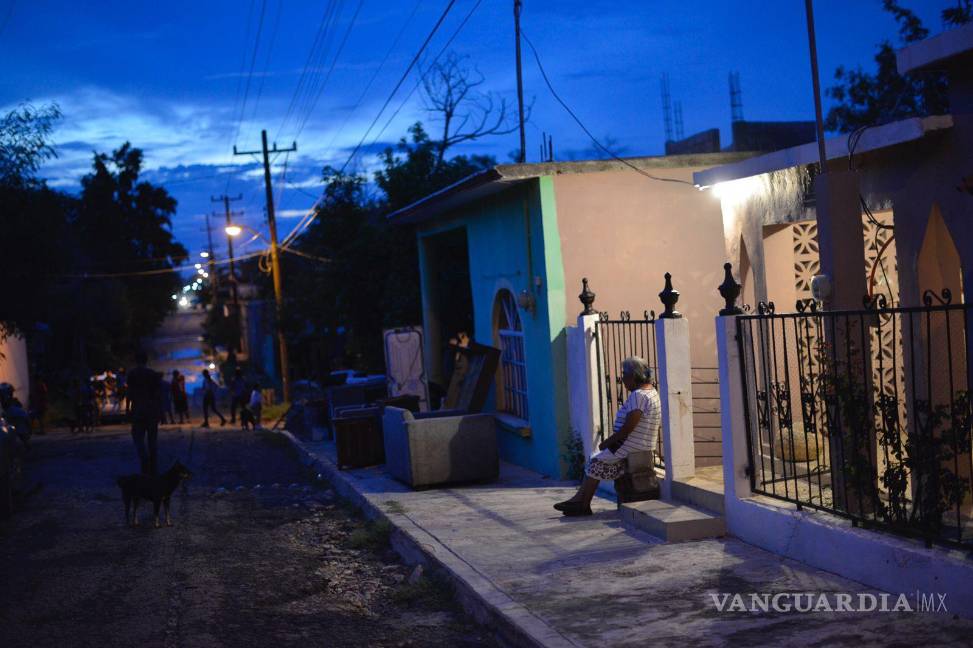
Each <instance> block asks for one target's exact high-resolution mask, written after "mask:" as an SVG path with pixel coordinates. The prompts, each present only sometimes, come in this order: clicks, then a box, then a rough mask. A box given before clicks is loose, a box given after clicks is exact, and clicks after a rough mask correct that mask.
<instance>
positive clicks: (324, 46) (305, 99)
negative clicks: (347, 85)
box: [294, 1, 344, 123]
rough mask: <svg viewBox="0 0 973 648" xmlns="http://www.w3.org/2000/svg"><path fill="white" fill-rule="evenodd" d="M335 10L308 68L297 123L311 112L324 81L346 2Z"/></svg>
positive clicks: (295, 115) (296, 117)
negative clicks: (323, 71)
mask: <svg viewBox="0 0 973 648" xmlns="http://www.w3.org/2000/svg"><path fill="white" fill-rule="evenodd" d="M335 7H336V8H335V11H334V12H333V13H332V15H331V19H330V22H329V24H328V27H327V30H326V35H325V38H324V40H322V41H321V43H320V47H319V48H318V52H317V54H316V55H315V56H316V58H315V60H314V62H313V64H312V66H311V67H310V68H309V70H308V73H309V74H308V77H307V83H306V84H305V86H304V92H303V96H302V97H301V100H300V103H299V105H298V106H296V107H295V108H296V110H295V112H294V118H295V120H296V122H297V123H300V122H303V121H304V119H305V118H306V117H307V115H308V113H309V112H310V105H311V100H312V98H313V97H314V95H315V94H316V93H317V90H318V88H319V87H321V84H322V83H323V81H322V79H323V77H324V74H323V73H322V70H324V68H325V61H326V60H327V58H328V53H329V52H330V51H331V42H332V40H333V39H334V36H335V35H336V32H337V29H338V23H339V22H340V20H341V15H342V12H343V11H344V3H343V2H340V1H339V2H338V3H337V4H336V5H335Z"/></svg>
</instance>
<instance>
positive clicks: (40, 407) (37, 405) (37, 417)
mask: <svg viewBox="0 0 973 648" xmlns="http://www.w3.org/2000/svg"><path fill="white" fill-rule="evenodd" d="M28 411H29V413H30V421H31V424H33V422H34V421H37V434H44V417H45V416H46V415H47V383H45V382H44V380H43V378H37V379H36V380H34V386H33V387H31V388H30V399H29V407H28Z"/></svg>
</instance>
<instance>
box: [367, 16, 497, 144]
mask: <svg viewBox="0 0 973 648" xmlns="http://www.w3.org/2000/svg"><path fill="white" fill-rule="evenodd" d="M482 2H483V0H476V3H475V4H474V5H473V7H472V8H471V9H470V11H469V13H467V14H466V17H465V18H463V20H462V22H460V24H459V27H457V28H456V31H454V32H453V35H452V36H450V37H449V40H447V41H446V44H445V45H443V46H442V48H440V50H439V53H438V54H436V56H435V58H433V60H432V63H430V64H429V67H427V68H426V71H425V72H423V73H422V75H421V76H420V77H419V80H418V81H416V84H415V85H414V86H412V90H410V91H409V94H407V95H406V96H405V99H403V100H402V103H400V104H399V107H398V108H396V109H395V112H393V113H392V116H391V117H389V118H388V121H386V122H385V125H384V126H382V130H380V131H379V132H378V134H377V135H376V136H375V138H374V139H373V140H372V143H371V145H370V147H374V146H375V144H376V143H377V142H378V140H379V139H380V138H381V137H382V135H383V134H384V133H385V131H386V130H387V129H388V127H389V126H391V125H392V122H393V121H394V120H395V118H396V116H398V114H399V112H400V111H401V110H402V109H403V108H404V107H405V105H406V104H407V103H408V102H409V99H411V98H412V95H414V94H415V92H416V90H418V89H419V87H420V86H421V85H422V84H423V82H424V81H425V80H426V77H427V76H428V75H429V72H430V71H431V70H432V69H433V68H435V66H436V63H437V62H439V59H440V58H441V57H442V55H443V54H445V53H446V50H447V49H449V46H450V45H451V44H452V43H453V41H454V40H455V39H456V37H457V36H459V33H460V32H461V31H463V27H465V26H466V23H467V22H469V20H470V18H472V17H473V14H474V13H475V12H476V10H477V9H478V8H479V6H480V4H481V3H482Z"/></svg>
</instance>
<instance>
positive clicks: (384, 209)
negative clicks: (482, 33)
mask: <svg viewBox="0 0 973 648" xmlns="http://www.w3.org/2000/svg"><path fill="white" fill-rule="evenodd" d="M483 83H484V78H483V76H482V75H481V74H480V73H479V72H478V71H476V69H475V68H473V67H471V66H469V65H467V64H466V63H465V60H464V59H462V58H459V57H457V56H455V55H453V54H450V55H449V56H448V57H447V58H446V59H445V60H444V61H443V62H442V63H436V64H433V65H432V66H431V67H429V68H426V69H425V70H424V71H423V93H424V96H425V102H426V110H427V112H429V113H430V121H431V122H432V123H435V124H437V129H438V132H439V138H438V139H434V138H432V137H430V135H429V133H428V132H427V131H426V129H425V128H424V127H423V125H422V123H421V122H416V123H415V124H413V125H412V126H411V127H410V128H409V131H408V134H407V136H406V137H403V138H402V139H401V140H399V142H398V144H397V145H396V146H394V147H388V148H386V149H385V150H384V151H383V152H382V154H381V155H380V158H379V162H380V165H381V166H380V168H379V169H378V170H377V171H375V172H374V175H373V179H374V182H375V185H377V187H378V188H379V189H380V190H381V195H380V196H373V195H371V193H370V192H369V183H368V178H367V176H365V175H362V174H342V173H339V172H336V171H335V170H334V169H332V168H330V167H329V168H325V169H324V175H323V178H324V181H325V188H324V195H323V197H322V201H321V203H320V204H319V205H318V208H317V213H316V215H315V220H314V222H313V223H312V225H311V226H310V227H309V228H308V229H307V231H306V233H305V234H304V235H303V236H302V237H301V239H300V240H299V241H297V242H296V244H295V245H296V247H297V249H298V251H301V252H304V253H307V254H311V255H314V256H316V257H319V258H327V259H329V261H328V262H327V263H322V262H320V261H319V260H311V259H306V258H300V257H296V256H294V255H285V256H284V262H285V268H284V270H285V273H286V276H287V277H288V280H287V281H288V287H287V291H286V292H287V304H286V307H285V319H286V322H285V326H286V330H287V331H288V338H289V343H290V344H292V345H294V346H296V347H297V348H299V349H304V350H305V351H306V350H307V349H308V348H309V345H311V344H318V345H319V346H318V348H319V350H320V344H321V340H322V338H323V337H325V335H324V334H325V332H328V333H329V335H328V336H327V337H329V338H330V339H331V340H332V341H333V340H334V339H335V338H336V337H337V331H338V330H344V331H345V332H346V333H345V334H344V335H342V336H341V337H342V341H343V343H344V344H345V350H346V351H347V352H348V353H350V354H352V355H357V356H360V357H361V359H362V363H363V364H364V365H366V366H367V367H371V368H376V369H377V368H378V367H381V366H382V363H383V349H382V339H381V332H382V329H383V328H385V327H393V326H402V325H409V324H415V323H417V322H419V321H421V319H422V313H421V297H420V292H419V263H418V251H417V248H416V240H415V231H414V230H413V228H412V227H410V226H398V225H396V226H394V227H393V226H391V225H390V224H389V222H388V219H387V215H388V214H389V213H391V212H394V211H396V210H397V209H400V208H402V207H405V206H406V205H408V204H410V203H413V202H415V201H417V200H419V199H420V198H423V197H425V196H428V195H429V194H432V193H434V192H436V191H438V190H440V189H442V188H444V187H447V186H449V185H451V184H453V183H455V182H457V181H459V180H461V179H463V178H465V177H466V176H469V175H471V174H474V173H477V172H479V171H482V170H484V169H487V168H489V167H491V166H493V165H495V164H496V160H495V159H494V158H493V157H492V156H485V155H455V156H452V157H450V155H449V154H450V152H451V151H452V150H453V149H454V147H456V146H458V145H460V144H464V143H469V142H473V141H476V140H478V139H481V138H484V137H488V136H491V135H502V134H506V133H510V132H513V131H514V130H515V129H516V127H515V126H512V125H509V124H508V122H509V109H508V107H507V102H506V101H505V100H504V99H502V98H500V97H498V96H497V95H495V94H489V93H484V92H483V91H482V90H480V87H481V86H482V84H483ZM315 340H316V341H315ZM332 350H333V349H332ZM295 355H298V357H301V352H299V353H298V354H295V353H293V352H292V353H291V356H292V357H293V356H295ZM311 355H313V353H310V352H305V353H304V354H303V356H304V357H310V356H311Z"/></svg>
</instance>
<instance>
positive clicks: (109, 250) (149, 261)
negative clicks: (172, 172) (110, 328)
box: [75, 142, 188, 346]
mask: <svg viewBox="0 0 973 648" xmlns="http://www.w3.org/2000/svg"><path fill="white" fill-rule="evenodd" d="M92 166H93V169H92V173H90V174H88V175H86V176H85V177H84V178H83V179H82V180H81V186H82V192H81V204H80V211H79V214H78V219H77V222H76V223H75V227H76V230H77V234H78V238H79V240H80V242H81V246H82V249H84V251H85V258H84V259H83V260H82V264H83V265H84V266H86V267H87V268H88V269H89V272H97V271H98V270H104V269H107V268H112V269H125V270H128V271H131V272H133V273H134V272H138V273H140V274H139V275H137V276H131V277H121V278H119V279H117V281H119V282H120V283H121V284H122V286H123V287H124V294H125V301H126V302H127V303H128V305H129V312H128V315H127V317H125V318H124V320H125V321H124V324H125V329H124V330H125V333H126V335H125V336H124V337H123V338H122V339H123V340H124V341H125V342H126V343H127V344H128V345H130V346H134V345H136V344H137V343H138V341H139V339H140V338H141V337H144V336H147V335H149V334H151V333H152V332H153V331H154V330H155V329H156V327H158V325H159V324H160V323H161V321H162V319H163V318H164V317H165V316H166V314H167V313H168V312H169V311H170V310H171V309H172V301H171V299H170V295H171V294H172V293H174V292H176V290H177V289H178V287H179V285H180V280H179V277H178V276H177V275H176V274H175V273H172V272H168V270H169V269H170V268H172V267H173V266H174V265H176V264H178V263H180V262H181V261H183V260H185V259H186V258H187V256H188V253H187V251H186V248H184V247H183V246H182V244H180V243H179V242H177V241H176V240H175V239H174V238H173V235H172V229H171V228H172V215H173V214H174V213H175V211H176V201H175V199H174V198H172V196H170V195H169V193H168V192H167V191H166V190H165V189H163V188H162V187H157V186H155V185H152V184H150V183H148V182H144V181H139V174H140V172H141V170H142V151H141V150H140V149H137V148H133V147H132V146H131V145H130V144H129V143H128V142H126V143H125V144H123V145H122V146H121V147H120V148H119V149H117V150H115V151H113V152H112V153H111V155H107V154H104V153H99V154H96V155H95V157H94V161H93V165H92ZM151 273H154V274H151ZM121 323H122V322H116V324H121Z"/></svg>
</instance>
